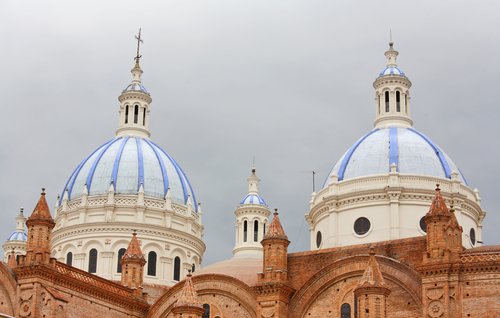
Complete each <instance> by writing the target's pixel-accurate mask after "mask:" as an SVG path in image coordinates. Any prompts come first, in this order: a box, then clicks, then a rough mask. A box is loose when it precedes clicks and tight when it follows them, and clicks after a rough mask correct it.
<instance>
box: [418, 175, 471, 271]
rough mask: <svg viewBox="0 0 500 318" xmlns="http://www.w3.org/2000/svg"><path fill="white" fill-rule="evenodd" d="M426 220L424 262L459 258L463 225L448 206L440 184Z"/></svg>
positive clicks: (448, 260) (447, 260)
mask: <svg viewBox="0 0 500 318" xmlns="http://www.w3.org/2000/svg"><path fill="white" fill-rule="evenodd" d="M424 221H425V224H426V227H427V251H426V253H425V255H424V259H423V262H424V264H427V263H435V262H443V261H445V262H450V261H454V260H458V257H459V254H460V252H461V251H462V227H461V226H460V225H459V224H458V222H457V219H456V217H455V213H454V210H453V209H451V212H450V211H449V210H448V208H447V207H446V203H445V201H444V199H443V197H442V196H441V190H440V189H439V185H437V187H436V194H435V196H434V199H433V200H432V204H431V207H430V209H429V212H427V214H426V215H425V218H424Z"/></svg>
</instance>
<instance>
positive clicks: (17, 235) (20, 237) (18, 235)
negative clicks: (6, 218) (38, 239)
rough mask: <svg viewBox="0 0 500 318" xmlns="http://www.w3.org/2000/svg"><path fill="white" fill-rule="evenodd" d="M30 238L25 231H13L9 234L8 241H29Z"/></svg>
mask: <svg viewBox="0 0 500 318" xmlns="http://www.w3.org/2000/svg"><path fill="white" fill-rule="evenodd" d="M27 240H28V235H26V233H24V232H18V231H15V232H12V234H11V235H10V236H9V238H8V239H7V241H27Z"/></svg>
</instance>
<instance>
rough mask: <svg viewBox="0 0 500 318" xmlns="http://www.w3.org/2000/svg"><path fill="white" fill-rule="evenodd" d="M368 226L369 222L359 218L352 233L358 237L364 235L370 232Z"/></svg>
mask: <svg viewBox="0 0 500 318" xmlns="http://www.w3.org/2000/svg"><path fill="white" fill-rule="evenodd" d="M370 226H371V225H370V220H368V219H367V218H365V217H360V218H358V219H357V220H356V221H355V222H354V232H356V234H358V235H363V234H366V233H368V231H369V230H370Z"/></svg>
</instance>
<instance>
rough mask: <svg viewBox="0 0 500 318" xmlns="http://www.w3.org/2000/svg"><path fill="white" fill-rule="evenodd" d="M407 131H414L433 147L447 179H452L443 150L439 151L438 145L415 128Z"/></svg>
mask: <svg viewBox="0 0 500 318" xmlns="http://www.w3.org/2000/svg"><path fill="white" fill-rule="evenodd" d="M407 129H408V130H409V131H412V132H414V133H415V134H417V135H419V136H420V137H422V138H423V139H424V140H425V141H426V142H427V143H428V144H429V146H431V147H432V149H434V152H435V153H436V155H437V156H438V158H439V161H440V162H441V166H442V167H443V170H444V174H445V175H446V177H447V178H448V179H451V169H450V165H449V164H448V161H447V160H446V158H445V156H444V155H443V152H442V151H441V149H439V147H438V146H437V145H436V144H434V143H433V142H432V141H431V140H430V139H429V138H427V137H426V136H425V135H424V134H422V133H420V132H418V131H416V130H415V129H413V128H407Z"/></svg>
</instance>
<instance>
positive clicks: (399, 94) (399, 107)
mask: <svg viewBox="0 0 500 318" xmlns="http://www.w3.org/2000/svg"><path fill="white" fill-rule="evenodd" d="M396 111H397V112H398V113H399V112H401V93H400V92H399V91H396Z"/></svg>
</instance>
